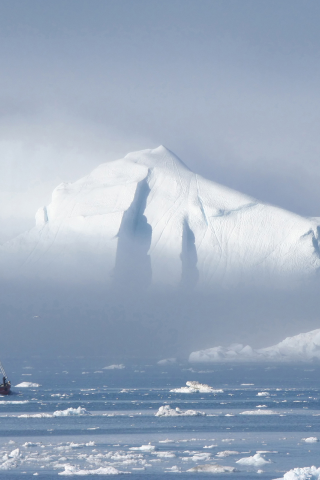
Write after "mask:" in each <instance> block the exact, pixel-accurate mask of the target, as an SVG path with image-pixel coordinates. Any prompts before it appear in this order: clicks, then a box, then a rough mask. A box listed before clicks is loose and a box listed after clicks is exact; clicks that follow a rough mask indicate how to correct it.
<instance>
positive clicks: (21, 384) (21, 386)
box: [16, 382, 41, 388]
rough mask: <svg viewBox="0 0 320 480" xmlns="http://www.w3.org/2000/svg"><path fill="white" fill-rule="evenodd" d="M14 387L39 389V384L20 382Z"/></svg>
mask: <svg viewBox="0 0 320 480" xmlns="http://www.w3.org/2000/svg"><path fill="white" fill-rule="evenodd" d="M16 387H19V388H36V387H41V385H39V383H32V382H21V383H18V385H16Z"/></svg>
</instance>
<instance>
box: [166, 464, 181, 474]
mask: <svg viewBox="0 0 320 480" xmlns="http://www.w3.org/2000/svg"><path fill="white" fill-rule="evenodd" d="M166 471H167V472H173V473H180V472H181V470H180V468H179V467H178V466H177V465H173V466H172V467H168V468H166Z"/></svg>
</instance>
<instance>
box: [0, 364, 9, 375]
mask: <svg viewBox="0 0 320 480" xmlns="http://www.w3.org/2000/svg"><path fill="white" fill-rule="evenodd" d="M0 370H1V373H2V375H3V376H4V377H5V378H8V377H7V374H6V372H5V370H4V368H3V366H2V363H1V362H0Z"/></svg>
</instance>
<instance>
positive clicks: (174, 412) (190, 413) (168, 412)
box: [155, 405, 206, 417]
mask: <svg viewBox="0 0 320 480" xmlns="http://www.w3.org/2000/svg"><path fill="white" fill-rule="evenodd" d="M155 415H156V417H182V416H185V417H195V416H200V415H202V416H204V415H206V414H205V413H204V412H198V411H197V410H180V408H179V407H177V408H175V409H174V408H170V405H164V406H162V407H160V408H159V410H158V411H157V413H156V414H155Z"/></svg>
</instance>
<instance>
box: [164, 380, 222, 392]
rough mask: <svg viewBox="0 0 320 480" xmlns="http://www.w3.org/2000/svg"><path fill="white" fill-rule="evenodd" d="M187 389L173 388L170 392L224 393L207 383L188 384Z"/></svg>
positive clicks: (192, 382)
mask: <svg viewBox="0 0 320 480" xmlns="http://www.w3.org/2000/svg"><path fill="white" fill-rule="evenodd" d="M186 385H187V386H186V387H181V388H173V389H172V390H170V392H176V393H223V390H221V389H218V390H215V389H214V388H212V387H210V386H209V385H206V384H205V383H199V382H197V381H189V382H186Z"/></svg>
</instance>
